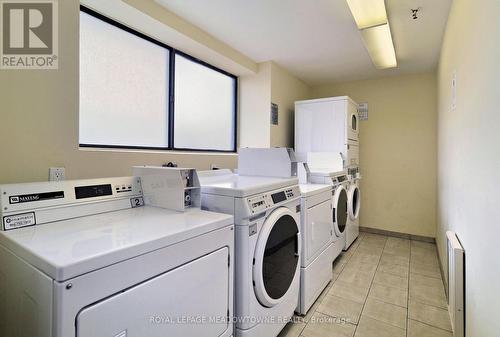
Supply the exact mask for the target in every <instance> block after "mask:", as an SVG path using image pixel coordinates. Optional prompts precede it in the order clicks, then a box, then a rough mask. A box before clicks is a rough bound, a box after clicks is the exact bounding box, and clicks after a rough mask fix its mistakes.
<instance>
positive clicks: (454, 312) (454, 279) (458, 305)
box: [446, 231, 465, 337]
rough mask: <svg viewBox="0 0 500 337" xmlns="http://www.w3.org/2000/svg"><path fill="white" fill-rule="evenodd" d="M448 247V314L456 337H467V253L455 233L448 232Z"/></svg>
mask: <svg viewBox="0 0 500 337" xmlns="http://www.w3.org/2000/svg"><path fill="white" fill-rule="evenodd" d="M446 238H447V240H446V241H447V247H448V249H447V250H448V293H447V297H448V312H449V313H450V320H451V326H452V328H453V335H454V336H455V337H464V336H465V251H464V249H463V247H462V244H461V243H460V241H459V240H458V237H457V235H456V233H455V232H451V231H448V232H446Z"/></svg>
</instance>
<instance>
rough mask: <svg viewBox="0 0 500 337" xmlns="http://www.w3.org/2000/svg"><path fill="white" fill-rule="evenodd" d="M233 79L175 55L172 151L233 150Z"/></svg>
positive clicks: (234, 113) (234, 119) (234, 118)
mask: <svg viewBox="0 0 500 337" xmlns="http://www.w3.org/2000/svg"><path fill="white" fill-rule="evenodd" d="M235 86H236V79H235V78H234V77H232V76H228V75H226V74H223V73H221V72H219V71H216V70H213V69H211V68H209V67H207V66H205V65H203V64H200V63H197V62H194V61H192V60H190V59H188V58H186V57H184V56H182V55H179V54H176V55H175V84H174V88H175V90H174V92H175V100H174V102H175V103H174V147H175V148H177V149H197V150H219V151H234V150H235V128H236V110H235Z"/></svg>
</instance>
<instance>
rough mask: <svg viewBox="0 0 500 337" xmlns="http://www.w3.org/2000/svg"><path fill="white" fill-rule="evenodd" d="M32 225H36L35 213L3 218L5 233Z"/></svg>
mask: <svg viewBox="0 0 500 337" xmlns="http://www.w3.org/2000/svg"><path fill="white" fill-rule="evenodd" d="M34 225H36V218H35V212H30V213H23V214H16V215H7V216H4V217H3V229H4V230H6V231H8V230H10V229H16V228H21V227H28V226H34Z"/></svg>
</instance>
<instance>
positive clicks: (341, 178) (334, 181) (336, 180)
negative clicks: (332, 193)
mask: <svg viewBox="0 0 500 337" xmlns="http://www.w3.org/2000/svg"><path fill="white" fill-rule="evenodd" d="M345 181H347V176H346V175H345V174H343V175H341V176H336V177H332V184H333V185H338V184H341V183H343V182H345Z"/></svg>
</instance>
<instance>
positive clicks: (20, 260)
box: [0, 174, 234, 337]
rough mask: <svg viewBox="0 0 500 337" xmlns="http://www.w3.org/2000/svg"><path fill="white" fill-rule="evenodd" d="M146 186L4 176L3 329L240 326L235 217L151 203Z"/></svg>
mask: <svg viewBox="0 0 500 337" xmlns="http://www.w3.org/2000/svg"><path fill="white" fill-rule="evenodd" d="M191 175H192V174H191ZM192 176H193V175H192ZM179 177H180V176H179ZM194 180H196V179H194ZM166 181H168V182H169V183H170V185H168V184H165V182H166ZM166 181H165V180H164V181H163V184H154V187H155V188H156V187H159V186H160V185H162V186H164V187H166V190H165V192H166V193H167V194H168V195H169V197H170V198H172V196H173V195H175V192H176V191H177V192H178V190H176V191H174V190H173V189H172V188H170V186H171V185H173V180H172V179H168V180H166ZM174 182H175V181H174ZM178 186H180V184H178ZM145 187H146V186H145V185H144V184H143V182H142V181H141V177H138V176H136V177H123V178H103V179H91V180H73V181H63V182H41V183H27V184H11V185H1V186H0V205H1V211H0V216H1V219H2V224H1V225H2V231H0V275H1V276H0V280H1V281H0V297H1V298H2V300H1V301H0V312H1V313H2V317H1V319H0V321H1V323H0V335H1V336H36V337H77V336H78V337H96V336H123V337H125V336H148V337H164V336H191V337H198V336H212V337H220V336H227V337H229V336H232V335H233V324H232V322H231V320H229V319H228V318H230V317H231V316H232V313H233V294H234V293H233V275H234V272H233V266H234V254H233V252H234V225H233V219H232V216H230V215H227V214H221V213H214V212H208V211H203V210H201V209H199V208H197V207H191V206H190V207H188V208H187V209H186V210H185V211H184V212H179V211H175V210H170V209H165V208H161V207H153V206H149V205H148V200H147V198H146V196H145V195H144V194H143V192H144V191H145ZM182 187H184V186H182ZM188 188H190V191H192V190H193V189H196V187H193V186H190V187H188ZM198 189H199V187H198ZM198 191H199V190H198ZM181 192H182V193H179V194H178V195H179V197H180V202H183V203H184V192H183V191H181ZM194 194H195V193H193V195H194ZM200 320H204V321H200ZM200 322H203V323H204V324H200Z"/></svg>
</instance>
